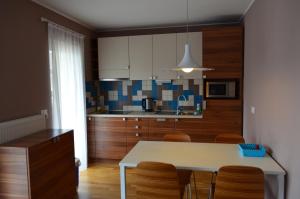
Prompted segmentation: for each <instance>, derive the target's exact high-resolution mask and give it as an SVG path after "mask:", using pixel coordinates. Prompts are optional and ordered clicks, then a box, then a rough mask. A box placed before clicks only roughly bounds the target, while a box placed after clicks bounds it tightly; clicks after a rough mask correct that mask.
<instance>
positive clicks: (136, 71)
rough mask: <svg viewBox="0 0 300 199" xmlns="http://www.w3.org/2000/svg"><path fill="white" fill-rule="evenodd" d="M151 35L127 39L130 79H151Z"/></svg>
mask: <svg viewBox="0 0 300 199" xmlns="http://www.w3.org/2000/svg"><path fill="white" fill-rule="evenodd" d="M152 38H153V36H152V35H140V36H130V37H129V57H130V79H131V80H149V79H152V66H153V64H152V60H153V55H152V52H153V48H152V42H153V41H152Z"/></svg>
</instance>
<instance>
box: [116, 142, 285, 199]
mask: <svg viewBox="0 0 300 199" xmlns="http://www.w3.org/2000/svg"><path fill="white" fill-rule="evenodd" d="M142 161H154V162H164V163H169V164H173V165H174V166H175V167H176V168H177V169H188V170H193V171H211V172H216V171H218V170H219V168H221V167H222V166H226V165H239V166H254V167H258V168H260V169H262V170H263V172H264V174H265V175H274V176H276V177H277V180H278V194H277V196H278V199H284V186H285V174H286V172H285V171H284V170H283V169H282V168H281V167H280V166H279V165H278V164H277V163H276V162H275V161H274V160H273V159H272V158H271V157H270V156H269V155H268V154H267V155H266V156H265V157H244V156H243V155H242V154H241V153H240V151H239V147H238V145H237V144H216V143H187V142H165V141H164V142H159V141H140V142H138V143H137V144H136V145H135V147H134V148H133V149H132V150H131V151H130V152H129V153H128V154H127V155H126V156H125V157H124V158H123V159H122V160H121V162H120V163H119V166H120V180H121V199H126V168H134V167H136V166H137V165H138V163H139V162H142Z"/></svg>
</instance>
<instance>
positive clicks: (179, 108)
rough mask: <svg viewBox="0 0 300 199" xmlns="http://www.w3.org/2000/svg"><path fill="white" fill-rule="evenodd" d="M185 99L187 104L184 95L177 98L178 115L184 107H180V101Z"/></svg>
mask: <svg viewBox="0 0 300 199" xmlns="http://www.w3.org/2000/svg"><path fill="white" fill-rule="evenodd" d="M181 98H183V99H184V101H185V102H186V97H185V96H184V95H180V96H178V97H177V109H176V115H180V114H181V113H182V111H183V107H182V106H179V102H180V99H181Z"/></svg>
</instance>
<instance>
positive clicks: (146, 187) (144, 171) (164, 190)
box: [135, 162, 180, 199]
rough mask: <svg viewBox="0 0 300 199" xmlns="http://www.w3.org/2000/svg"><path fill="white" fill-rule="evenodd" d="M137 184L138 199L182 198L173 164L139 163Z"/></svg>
mask: <svg viewBox="0 0 300 199" xmlns="http://www.w3.org/2000/svg"><path fill="white" fill-rule="evenodd" d="M135 185H136V198H137V199H170V198H172V199H180V186H179V180H178V176H177V171H176V168H175V167H174V166H173V165H171V164H165V163H159V162H141V163H139V164H138V166H137V168H136V183H135Z"/></svg>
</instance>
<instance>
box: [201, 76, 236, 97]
mask: <svg viewBox="0 0 300 199" xmlns="http://www.w3.org/2000/svg"><path fill="white" fill-rule="evenodd" d="M238 91H239V81H238V80H237V79H205V80H204V97H205V98H206V99H236V98H238V96H239V92H238Z"/></svg>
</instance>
